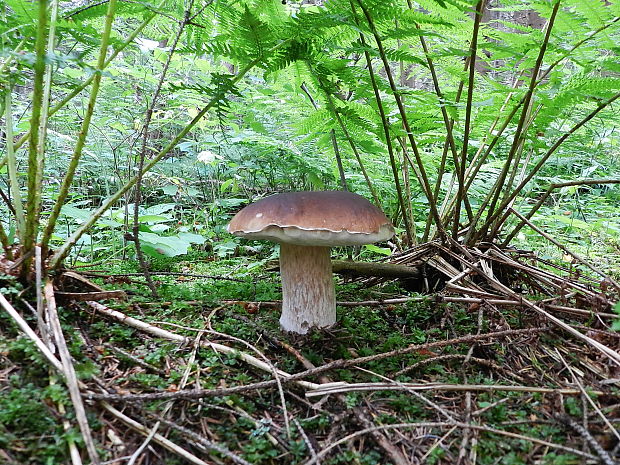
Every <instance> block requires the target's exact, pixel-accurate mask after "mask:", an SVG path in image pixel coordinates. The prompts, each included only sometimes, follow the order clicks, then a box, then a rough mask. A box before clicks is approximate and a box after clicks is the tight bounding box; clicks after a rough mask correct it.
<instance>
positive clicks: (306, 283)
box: [280, 243, 336, 334]
mask: <svg viewBox="0 0 620 465" xmlns="http://www.w3.org/2000/svg"><path fill="white" fill-rule="evenodd" d="M280 275H281V277H282V316H281V317H280V325H281V326H282V329H284V330H285V331H292V332H295V333H299V334H305V333H307V332H308V331H309V330H310V329H311V328H325V327H327V326H332V325H333V324H334V323H336V290H335V288H334V278H333V277H332V265H331V255H330V248H329V247H317V246H307V245H295V244H285V243H281V244H280Z"/></svg>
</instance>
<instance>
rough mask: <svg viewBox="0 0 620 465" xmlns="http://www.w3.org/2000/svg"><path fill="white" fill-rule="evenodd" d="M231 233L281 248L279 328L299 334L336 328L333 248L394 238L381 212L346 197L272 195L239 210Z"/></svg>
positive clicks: (352, 196) (353, 196) (332, 193)
mask: <svg viewBox="0 0 620 465" xmlns="http://www.w3.org/2000/svg"><path fill="white" fill-rule="evenodd" d="M227 229H228V231H229V232H230V233H232V234H234V235H236V236H242V237H245V238H248V239H262V240H269V241H273V242H279V243H280V275H281V278H282V315H281V317H280V324H281V326H282V328H283V329H284V330H286V331H291V332H295V333H300V334H305V333H307V332H308V331H309V330H310V329H312V328H325V327H328V326H331V325H333V324H334V323H335V322H336V291H335V288H334V280H333V277H332V267H331V256H330V247H332V246H344V245H362V244H371V243H373V242H378V241H384V240H387V239H389V238H390V237H392V236H393V235H394V227H393V226H392V224H391V223H390V220H388V219H387V217H386V216H385V214H384V213H383V212H382V211H381V210H380V209H379V208H377V207H375V206H374V205H373V204H371V203H370V202H368V200H366V199H365V198H364V197H362V196H360V195H357V194H353V193H350V192H345V191H323V192H320V191H316V192H290V193H284V194H276V195H272V196H270V197H266V198H264V199H262V200H259V201H257V202H255V203H252V204H250V205H248V206H247V207H245V208H243V209H242V210H240V211H239V212H238V213H237V214H236V215H235V216H234V218H233V219H232V220H231V221H230V223H229V224H228V228H227Z"/></svg>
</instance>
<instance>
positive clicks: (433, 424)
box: [302, 422, 597, 465]
mask: <svg viewBox="0 0 620 465" xmlns="http://www.w3.org/2000/svg"><path fill="white" fill-rule="evenodd" d="M455 426H456V427H458V428H469V429H473V430H477V431H484V432H487V433H491V434H498V435H501V436H507V437H511V438H516V439H521V440H523V441H529V442H533V443H535V444H540V445H543V446H546V447H549V448H552V449H557V450H562V451H564V452H569V453H571V454H574V455H577V456H578V457H585V458H588V459H597V457H596V456H595V455H592V454H588V453H587V452H582V451H580V450H578V449H573V448H572V447H566V446H562V445H560V444H555V443H553V442H549V441H544V440H542V439H537V438H533V437H530V436H524V435H521V434H516V433H511V432H509V431H502V430H499V429H495V428H489V427H487V426H480V425H472V424H469V423H462V422H454V423H452V422H419V423H397V424H392V425H381V426H375V427H373V428H366V429H363V430H360V431H355V432H354V433H351V434H349V435H347V436H345V437H343V438H341V439H339V440H337V441H335V442H332V443H331V444H329V445H328V446H326V447H325V448H324V449H323V450H321V451H320V452H319V453H318V454H317V455H316V457H313V458H311V459H310V460H308V461H306V462H304V463H303V464H302V465H313V464H315V463H316V460H317V459H321V458H323V457H325V456H326V455H327V454H328V453H329V451H330V450H332V449H333V448H334V447H338V446H339V445H340V444H343V443H345V442H347V441H350V440H351V439H355V438H356V437H359V436H363V435H365V434H367V433H370V432H371V431H372V430H389V429H403V428H446V427H449V428H451V427H455Z"/></svg>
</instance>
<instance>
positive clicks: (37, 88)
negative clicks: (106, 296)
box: [11, 0, 47, 277]
mask: <svg viewBox="0 0 620 465" xmlns="http://www.w3.org/2000/svg"><path fill="white" fill-rule="evenodd" d="M46 36H47V0H39V9H38V18H37V35H36V38H35V62H34V79H33V91H32V114H31V116H30V138H29V144H28V181H27V183H28V197H29V198H30V196H32V195H33V194H34V191H35V189H36V183H37V168H38V166H39V161H38V159H37V150H38V147H39V138H40V137H41V133H40V124H41V110H42V107H43V105H44V102H43V79H44V75H45V52H46V51H45V39H46ZM11 142H12V141H11ZM36 207H37V206H36V204H35V202H29V203H28V204H27V205H26V218H25V222H26V224H25V229H24V231H23V233H22V237H21V240H22V243H21V246H22V253H23V254H24V255H25V254H29V253H30V252H32V251H33V247H34V242H35V240H36V236H37V233H38V226H39V212H38V211H37V208H36ZM30 262H31V259H30V258H27V259H26V260H24V263H23V264H22V269H21V275H22V277H25V276H26V275H27V273H28V271H29V269H30Z"/></svg>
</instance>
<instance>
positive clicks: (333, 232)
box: [227, 191, 394, 247]
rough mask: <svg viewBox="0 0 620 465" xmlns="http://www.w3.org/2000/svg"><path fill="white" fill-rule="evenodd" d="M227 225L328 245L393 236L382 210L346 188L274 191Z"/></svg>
mask: <svg viewBox="0 0 620 465" xmlns="http://www.w3.org/2000/svg"><path fill="white" fill-rule="evenodd" d="M227 229H228V231H229V232H230V233H232V234H235V235H237V236H242V237H246V238H248V239H262V240H269V241H273V242H286V243H291V244H298V245H314V246H326V247H331V246H334V245H361V244H371V243H373V242H379V241H384V240H387V239H389V238H390V237H392V236H393V235H394V227H393V226H392V224H391V223H390V220H388V218H387V217H386V216H385V214H384V213H383V212H382V211H381V210H379V209H378V208H377V207H375V206H374V205H373V204H371V203H370V202H369V201H368V200H366V199H365V198H364V197H362V196H360V195H357V194H353V193H351V192H345V191H312V192H289V193H284V194H277V195H272V196H270V197H266V198H264V199H262V200H259V201H258V202H255V203H252V204H250V205H248V206H247V207H245V208H243V209H242V210H241V211H239V212H238V213H237V214H236V215H235V216H234V218H233V219H232V220H231V222H230V223H229V224H228V228H227Z"/></svg>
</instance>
